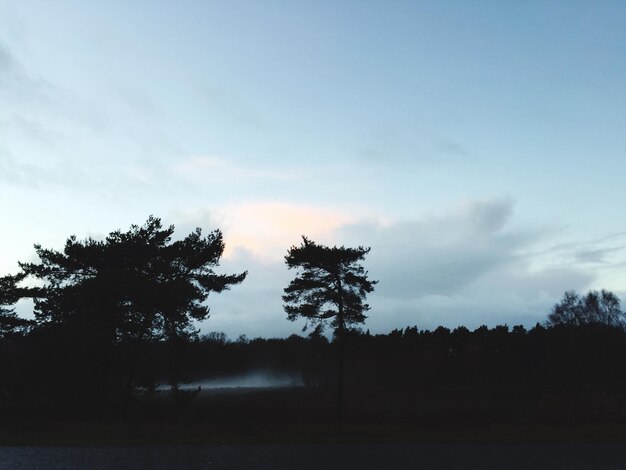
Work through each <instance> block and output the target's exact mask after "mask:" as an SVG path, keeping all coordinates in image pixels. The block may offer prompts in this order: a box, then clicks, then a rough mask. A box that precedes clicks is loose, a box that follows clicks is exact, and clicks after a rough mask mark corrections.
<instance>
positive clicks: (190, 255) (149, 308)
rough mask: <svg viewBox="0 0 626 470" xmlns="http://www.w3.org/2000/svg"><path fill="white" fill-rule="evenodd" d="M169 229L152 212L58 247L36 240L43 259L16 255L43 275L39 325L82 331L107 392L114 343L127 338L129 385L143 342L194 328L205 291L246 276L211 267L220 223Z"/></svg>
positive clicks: (178, 336) (27, 269)
mask: <svg viewBox="0 0 626 470" xmlns="http://www.w3.org/2000/svg"><path fill="white" fill-rule="evenodd" d="M173 233H174V226H173V225H171V226H169V227H167V228H163V227H162V225H161V220H160V219H159V218H156V217H153V216H150V217H149V218H148V220H147V221H146V223H145V224H144V225H143V226H137V225H132V226H131V227H130V230H128V231H126V232H122V231H120V230H117V231H115V232H112V233H110V234H109V235H108V236H107V237H106V239H105V240H101V241H99V240H94V239H93V238H87V239H86V240H82V241H81V240H78V239H77V238H76V237H75V236H71V237H70V238H69V239H68V240H67V242H66V244H65V247H64V249H63V251H56V250H50V249H44V248H42V247H41V246H40V245H35V250H36V252H37V255H38V256H39V259H40V260H41V262H39V263H20V266H21V267H22V269H23V271H24V274H26V275H30V276H33V277H34V278H36V279H38V280H40V281H43V287H42V288H41V297H40V298H37V299H35V316H36V320H37V323H38V325H39V326H52V327H57V328H61V329H63V330H64V331H65V332H68V331H69V332H70V336H73V337H74V338H80V340H81V341H83V343H84V342H85V338H87V345H88V347H95V348H97V349H99V351H100V352H99V354H97V355H98V356H99V358H100V361H101V371H102V373H103V375H104V377H103V378H102V381H103V383H104V385H103V386H104V390H105V392H104V393H105V394H108V392H109V385H110V374H111V371H110V369H111V364H110V362H111V357H112V348H113V346H114V345H116V344H120V343H121V344H124V345H126V346H128V347H127V348H126V350H128V351H129V352H128V353H127V356H126V357H124V360H123V361H122V362H123V363H124V364H125V366H126V368H127V375H126V385H127V388H129V387H130V385H131V381H132V376H133V367H134V363H135V359H136V354H137V348H138V345H139V344H140V343H141V342H144V341H146V340H154V339H169V340H171V341H173V342H176V341H180V340H184V339H187V338H189V337H190V336H194V335H195V334H196V330H195V329H194V328H193V321H194V320H203V319H206V318H207V317H208V316H209V308H208V307H207V306H206V305H205V304H204V302H205V300H206V299H207V297H208V296H209V294H210V293H211V292H221V291H223V290H225V289H228V288H229V287H230V286H231V285H234V284H238V283H240V282H242V281H243V280H244V278H245V277H246V274H247V273H246V272H244V273H241V274H235V275H218V274H215V272H214V270H213V268H214V267H216V266H218V265H219V260H220V257H221V256H222V253H223V251H224V243H223V241H222V233H221V232H220V231H219V230H215V231H213V232H211V233H209V234H208V235H207V236H206V237H203V236H202V232H201V230H200V229H199V228H198V229H196V230H195V231H194V232H192V233H191V234H189V235H188V236H187V237H185V238H184V239H182V240H179V241H174V242H172V235H173Z"/></svg>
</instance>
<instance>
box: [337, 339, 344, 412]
mask: <svg viewBox="0 0 626 470" xmlns="http://www.w3.org/2000/svg"><path fill="white" fill-rule="evenodd" d="M343 333H344V332H343V328H342V327H339V334H338V336H337V343H338V346H339V375H338V377H337V420H339V421H341V419H342V418H343V381H344V379H343V376H344V372H343V369H344V364H343V362H344V361H343V353H344V351H343V350H344V334H343Z"/></svg>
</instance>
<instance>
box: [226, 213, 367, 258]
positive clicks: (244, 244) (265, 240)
mask: <svg viewBox="0 0 626 470" xmlns="http://www.w3.org/2000/svg"><path fill="white" fill-rule="evenodd" d="M216 215H217V217H218V218H219V220H220V222H221V225H222V227H223V229H224V236H225V241H226V251H225V253H224V256H225V257H230V256H232V255H233V253H234V252H236V251H237V250H238V249H241V248H243V249H245V250H247V251H249V252H251V253H253V254H254V255H255V256H257V257H259V258H262V259H266V260H275V259H277V258H280V257H282V256H284V255H285V253H286V252H287V249H288V248H289V247H290V246H292V245H294V244H299V243H300V237H301V235H306V236H308V237H310V238H312V239H314V240H315V241H319V242H320V243H327V244H333V243H336V241H335V240H334V239H333V232H334V231H335V230H336V229H337V228H339V227H341V226H342V225H345V224H348V223H352V222H354V221H355V220H356V218H355V217H354V216H353V215H351V214H349V213H347V212H345V211H341V210H337V209H330V208H321V207H315V206H309V205H300V204H289V203H278V202H258V203H256V202H254V203H242V204H237V205H231V206H227V207H224V208H221V209H219V210H218V211H217V214H216Z"/></svg>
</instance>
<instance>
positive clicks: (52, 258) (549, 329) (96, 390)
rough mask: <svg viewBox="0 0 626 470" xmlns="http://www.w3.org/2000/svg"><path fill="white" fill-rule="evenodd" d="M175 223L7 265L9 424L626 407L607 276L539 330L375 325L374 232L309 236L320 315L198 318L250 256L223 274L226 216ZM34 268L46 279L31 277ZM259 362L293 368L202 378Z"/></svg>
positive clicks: (620, 420)
mask: <svg viewBox="0 0 626 470" xmlns="http://www.w3.org/2000/svg"><path fill="white" fill-rule="evenodd" d="M173 230H174V228H173V227H168V228H163V227H162V225H161V223H160V220H159V219H156V218H153V217H151V218H149V219H148V221H147V222H146V224H145V225H143V226H141V227H139V226H132V227H131V229H130V230H129V231H127V232H121V231H116V232H112V233H111V234H110V235H109V236H108V237H107V238H106V239H105V240H103V241H96V240H92V239H87V240H83V241H79V240H77V239H76V238H75V237H70V238H69V239H68V241H67V243H66V246H65V247H64V249H63V250H62V251H55V250H49V249H44V248H42V247H41V246H39V245H36V246H35V248H36V251H37V254H38V257H39V262H35V263H22V264H20V266H21V268H22V271H21V272H20V273H19V274H17V275H13V276H5V277H2V278H0V307H2V310H1V311H0V320H1V321H0V368H1V369H0V370H1V374H0V410H1V413H0V420H2V422H4V424H5V429H10V428H11V426H16V423H20V422H36V423H42V422H46V420H47V421H49V422H53V421H55V420H59V419H73V420H84V419H87V420H91V419H97V420H99V419H103V418H105V419H122V420H126V419H131V420H133V419H134V420H137V419H139V420H140V421H141V420H148V422H151V423H153V421H150V420H154V419H159V417H160V418H162V419H164V420H165V421H164V422H165V423H170V422H171V423H177V424H176V425H177V426H180V425H181V423H183V422H184V423H187V424H188V425H190V426H191V427H190V429H195V430H196V431H194V432H196V433H204V432H209V431H207V430H206V429H205V428H204V426H205V425H207V423H211V426H214V427H213V428H212V429H213V431H211V432H213V433H215V434H219V433H220V432H222V431H223V432H227V430H230V431H231V432H232V433H235V434H236V433H239V432H244V431H242V430H243V429H255V428H256V427H258V426H260V425H261V424H262V425H263V426H272V425H273V426H274V428H275V429H284V426H287V425H290V426H294V425H296V426H301V427H304V428H306V427H307V426H308V427H313V428H314V427H315V426H316V425H317V424H316V423H318V424H319V423H320V422H331V421H332V420H333V418H334V417H342V415H343V417H345V419H347V420H348V421H350V422H353V423H368V425H375V426H385V425H389V424H390V423H391V424H394V425H402V426H409V427H411V426H413V427H418V428H420V429H422V428H424V427H426V428H429V427H436V426H440V425H452V426H457V425H481V426H485V425H493V424H507V425H524V426H526V425H532V426H534V425H581V424H583V425H584V424H607V423H611V424H612V425H622V424H626V366H625V361H624V358H626V328H625V326H624V325H625V323H624V316H625V314H624V312H623V311H622V310H621V306H620V301H619V299H618V298H617V297H616V296H615V295H614V294H613V293H611V292H607V291H601V292H595V291H593V292H589V293H588V294H586V295H582V296H581V295H579V294H577V293H575V292H566V293H565V295H564V297H563V299H562V300H561V301H560V302H559V303H557V304H556V305H555V306H554V307H553V309H552V311H551V312H546V321H545V322H544V323H541V324H540V323H538V324H537V325H535V326H534V327H533V328H531V329H528V330H527V329H526V328H524V327H523V326H521V325H518V326H514V327H508V326H506V325H501V326H496V327H494V328H488V327H486V326H481V327H480V328H477V329H475V330H474V331H470V330H468V329H467V328H465V327H463V326H459V327H457V328H455V329H453V330H450V329H448V328H444V327H439V328H437V329H435V330H433V331H429V330H422V329H419V328H418V327H416V326H410V327H407V328H404V329H395V330H393V331H391V332H389V333H386V334H370V332H369V331H367V330H364V329H363V327H362V326H361V325H362V324H363V322H364V320H365V316H364V314H363V313H364V312H365V311H367V310H368V309H369V307H368V306H367V304H365V303H363V300H364V299H365V295H366V294H367V293H369V292H371V291H372V290H373V286H374V284H376V281H369V280H368V279H367V272H366V271H365V270H364V269H363V267H362V266H361V265H360V264H359V263H360V262H361V261H362V260H363V259H364V255H365V254H366V253H367V252H368V251H369V248H362V247H359V248H358V249H350V248H345V247H332V248H329V247H324V246H322V245H317V244H315V243H314V242H311V241H309V240H308V239H306V238H303V244H302V245H301V246H300V247H292V248H291V250H290V251H289V253H288V256H287V257H286V261H287V263H288V266H289V267H304V270H303V271H301V273H300V274H299V275H298V276H296V278H295V279H294V281H292V283H291V284H290V285H289V286H288V287H287V288H285V296H284V300H285V302H286V303H287V304H286V306H285V309H286V312H287V313H288V316H289V319H292V320H293V319H296V318H306V319H308V320H309V321H312V322H313V323H312V326H313V328H312V330H311V331H310V333H309V334H308V335H307V336H298V335H292V336H290V337H288V338H283V339H280V338H278V339H276V338H275V339H263V338H255V339H248V338H246V337H245V336H241V337H239V338H237V339H229V338H227V337H226V335H225V334H223V333H219V332H214V333H210V334H207V335H200V334H199V332H198V331H197V330H195V329H194V328H193V327H192V321H193V320H202V319H205V318H207V317H208V314H209V310H208V307H207V306H206V303H205V301H206V299H207V296H208V294H209V292H221V291H224V290H226V289H228V288H229V287H230V286H232V285H236V284H239V283H241V282H242V281H243V280H244V279H245V276H246V273H245V272H244V273H241V274H235V275H218V274H215V273H214V271H213V269H214V268H215V267H216V266H217V265H218V262H219V259H220V257H221V255H222V252H223V249H224V244H223V242H222V236H221V233H220V232H219V231H214V232H212V233H210V234H209V235H208V236H202V233H201V231H200V230H199V229H198V230H196V231H195V232H193V233H191V234H190V235H188V236H187V237H185V238H183V239H182V240H180V241H172V234H173ZM29 276H30V277H31V278H34V279H36V280H37V281H38V282H37V283H32V284H31V285H30V286H25V284H24V281H25V279H26V278H27V277H29ZM27 297H30V298H33V299H34V302H35V311H34V313H35V319H34V320H32V321H28V320H24V319H22V318H20V317H18V316H17V315H16V314H15V312H14V311H13V310H12V309H11V306H12V305H14V304H15V303H16V302H17V301H18V300H19V299H21V298H27ZM327 321H328V322H330V323H329V326H330V327H331V329H332V331H331V335H330V336H325V335H324V333H323V328H322V327H323V326H324V325H325V324H326V322H327ZM250 374H253V375H254V374H256V375H257V376H264V377H269V378H270V379H271V378H272V377H280V378H282V381H281V382H280V386H271V383H272V382H271V380H269V382H268V384H269V386H267V387H265V386H261V385H258V384H257V385H254V384H253V385H252V386H251V387H250V389H249V391H248V392H246V393H242V392H241V390H230V392H227V391H224V389H222V392H220V393H216V392H214V391H213V392H212V391H211V389H210V387H207V386H204V385H203V384H210V383H211V381H216V380H218V381H219V380H220V379H221V380H223V381H224V380H226V382H225V383H229V382H228V380H227V379H229V378H232V377H245V376H246V375H250ZM285 378H287V379H285ZM230 383H231V385H229V386H230V387H236V383H235V382H232V381H231V382H230ZM186 384H191V385H189V386H187V385H186ZM233 384H235V385H233ZM338 385H339V387H337V386H338ZM337 391H338V393H339V408H338V410H337V411H338V413H335V405H336V403H337V402H336V397H337V395H336V393H337ZM168 420H174V421H168ZM181 420H182V421H181ZM190 423H191V424H190ZM272 423H273V424H272ZM192 424H193V425H192ZM194 426H197V427H195V428H194ZM7 432H9V431H7ZM9 433H10V432H9ZM0 438H2V439H6V438H7V434H4V435H2V436H0Z"/></svg>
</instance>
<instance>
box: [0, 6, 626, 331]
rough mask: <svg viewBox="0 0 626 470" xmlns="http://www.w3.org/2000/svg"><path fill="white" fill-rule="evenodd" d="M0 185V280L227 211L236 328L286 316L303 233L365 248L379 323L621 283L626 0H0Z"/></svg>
mask: <svg viewBox="0 0 626 470" xmlns="http://www.w3.org/2000/svg"><path fill="white" fill-rule="evenodd" d="M0 201H1V205H0V216H1V217H2V219H1V220H2V230H0V243H1V246H2V250H0V275H4V274H9V273H14V272H16V271H17V270H18V266H17V261H29V260H32V259H33V256H34V250H33V244H34V243H40V244H42V245H43V246H44V247H49V248H56V249H61V248H62V247H63V244H64V242H65V240H66V239H67V237H68V236H69V235H72V234H75V235H77V236H78V237H79V238H85V237H87V236H93V237H95V238H98V237H103V236H105V235H106V234H107V233H109V232H111V231H113V230H115V229H118V228H120V229H123V230H126V229H128V228H129V226H130V225H131V224H142V223H143V222H145V220H146V219H147V217H148V216H149V215H150V214H154V215H155V216H158V217H160V218H162V220H163V223H164V224H165V225H169V224H174V225H176V228H177V235H178V236H180V237H182V236H184V235H186V234H187V233H189V232H190V231H191V230H193V228H195V227H196V226H199V227H202V229H203V230H204V231H210V230H213V229H216V228H219V229H221V230H222V231H223V232H224V239H225V242H226V253H225V256H224V259H223V262H222V265H221V266H220V268H219V272H223V273H229V272H237V271H242V270H244V269H247V270H248V271H249V276H248V279H246V281H245V282H244V283H243V284H242V285H240V286H235V287H233V289H232V290H231V291H229V292H225V293H222V294H219V295H215V296H211V297H210V298H209V305H210V307H211V312H212V315H211V318H210V319H208V320H207V321H206V322H205V323H203V324H202V325H201V328H202V331H203V332H209V331H224V332H226V333H227V334H228V335H229V336H231V337H236V336H238V335H239V334H246V335H248V336H249V337H256V336H286V335H289V334H291V333H300V331H301V328H302V326H303V324H304V322H299V323H292V322H289V321H288V320H287V319H286V314H285V313H284V312H283V310H282V301H281V294H282V289H283V288H284V287H285V286H286V285H287V284H288V282H289V280H290V279H291V278H292V277H293V275H294V273H293V272H290V271H288V270H287V268H286V266H285V264H284V260H283V257H284V255H285V254H286V251H287V249H288V248H289V246H291V245H294V244H299V242H300V235H303V234H304V235H307V236H308V237H310V238H311V239H313V240H315V241H317V242H320V243H325V244H331V245H334V244H338V245H347V246H356V245H365V246H371V248H372V251H371V253H370V254H369V255H368V258H367V259H366V262H365V265H366V267H367V269H368V271H369V273H370V278H371V279H377V280H379V284H378V285H377V286H376V291H375V293H373V294H372V295H370V297H369V299H368V300H369V303H370V305H371V307H372V308H371V310H370V312H369V314H368V315H369V318H368V320H367V323H366V325H365V327H366V328H369V329H370V330H371V331H372V332H387V331H389V330H390V329H392V328H398V327H405V326H411V325H417V326H418V328H434V327H436V326H437V325H439V324H442V325H445V326H448V327H456V326H458V325H460V324H464V325H467V326H468V327H470V328H474V327H477V326H479V325H481V324H483V323H484V324H487V325H489V326H493V325H496V324H508V325H515V324H519V323H521V324H524V325H526V326H532V325H534V324H535V323H536V322H537V321H543V320H544V319H545V317H546V315H547V313H548V312H549V310H550V307H551V306H552V305H553V304H554V303H555V302H556V301H558V300H559V299H560V298H561V296H562V294H563V292H564V291H565V290H567V289H575V290H578V291H581V292H585V291H587V290H589V289H600V288H606V289H609V290H612V291H614V292H615V293H617V294H618V295H619V296H620V297H621V298H622V299H624V300H626V245H625V244H626V2H624V1H608V0H606V1H573V0H567V1H562V2H559V1H536V2H534V1H528V2H517V1H508V2H507V1H502V0H499V1H493V2H489V1H480V2H478V1H432V2H428V1H414V2H401V1H391V2H383V1H356V0H355V1H311V2H304V1H285V2H282V1H254V2H239V1H222V2H217V1H197V2H193V1H180V2H169V1H163V2H157V1H132V2H125V1H84V0H81V1H74V2H72V1H61V0H55V1H50V2H45V1H37V2H31V1H27V0H20V1H13V2H11V1H4V0H0ZM30 309H31V307H30V306H29V304H28V303H23V304H21V305H20V306H19V311H20V313H22V314H28V312H29V310H30Z"/></svg>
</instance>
